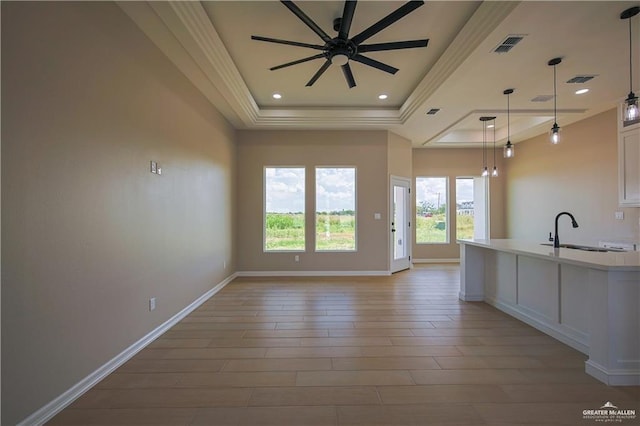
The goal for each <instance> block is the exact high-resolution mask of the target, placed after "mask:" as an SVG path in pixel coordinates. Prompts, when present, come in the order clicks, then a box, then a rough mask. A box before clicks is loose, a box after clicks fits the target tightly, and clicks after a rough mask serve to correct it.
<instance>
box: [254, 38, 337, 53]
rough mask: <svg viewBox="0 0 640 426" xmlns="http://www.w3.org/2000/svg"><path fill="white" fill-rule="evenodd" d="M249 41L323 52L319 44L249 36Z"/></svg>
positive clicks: (322, 47)
mask: <svg viewBox="0 0 640 426" xmlns="http://www.w3.org/2000/svg"><path fill="white" fill-rule="evenodd" d="M251 40H258V41H267V42H269V43H279V44H287V45H290V46H298V47H308V48H310V49H317V50H324V46H320V45H319V44H309V43H300V42H297V41H290V40H280V39H277V38H269V37H262V36H254V35H252V36H251Z"/></svg>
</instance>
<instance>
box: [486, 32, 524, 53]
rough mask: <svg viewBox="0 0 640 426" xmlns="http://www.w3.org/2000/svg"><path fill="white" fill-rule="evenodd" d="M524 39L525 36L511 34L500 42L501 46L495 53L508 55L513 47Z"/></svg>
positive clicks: (499, 45)
mask: <svg viewBox="0 0 640 426" xmlns="http://www.w3.org/2000/svg"><path fill="white" fill-rule="evenodd" d="M523 38H524V35H517V34H510V35H508V36H507V37H506V38H505V39H504V40H503V41H502V42H500V44H498V46H497V47H496V48H495V49H493V51H494V52H495V53H507V52H508V51H510V50H511V49H513V46H515V45H516V44H518V43H520V41H522V39H523Z"/></svg>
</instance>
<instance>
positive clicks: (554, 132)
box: [547, 58, 562, 145]
mask: <svg viewBox="0 0 640 426" xmlns="http://www.w3.org/2000/svg"><path fill="white" fill-rule="evenodd" d="M560 62H562V58H553V59H551V60H550V61H549V63H548V64H547V65H549V66H552V67H553V126H552V127H551V130H549V140H550V141H551V143H552V144H554V145H557V144H558V143H559V142H560V126H558V109H557V102H556V101H557V96H558V93H557V91H556V65H558V64H559V63H560Z"/></svg>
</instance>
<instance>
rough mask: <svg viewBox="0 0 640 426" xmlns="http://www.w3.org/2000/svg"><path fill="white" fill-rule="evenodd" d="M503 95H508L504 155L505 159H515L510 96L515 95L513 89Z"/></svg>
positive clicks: (507, 90)
mask: <svg viewBox="0 0 640 426" xmlns="http://www.w3.org/2000/svg"><path fill="white" fill-rule="evenodd" d="M502 93H503V94H505V95H507V144H506V145H505V146H504V150H503V152H502V154H503V156H504V158H513V157H514V156H515V155H516V152H515V149H514V147H513V144H512V143H511V119H510V117H509V95H510V94H512V93H513V89H506V90H505V91H504V92H502Z"/></svg>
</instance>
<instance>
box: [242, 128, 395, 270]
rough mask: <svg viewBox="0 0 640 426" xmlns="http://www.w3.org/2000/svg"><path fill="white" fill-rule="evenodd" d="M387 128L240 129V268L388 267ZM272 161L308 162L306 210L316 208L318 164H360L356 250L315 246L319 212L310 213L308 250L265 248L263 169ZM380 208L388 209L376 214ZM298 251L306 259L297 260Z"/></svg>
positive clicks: (359, 268)
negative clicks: (338, 250)
mask: <svg viewBox="0 0 640 426" xmlns="http://www.w3.org/2000/svg"><path fill="white" fill-rule="evenodd" d="M387 138H388V133H387V132H386V131H239V132H238V147H237V153H238V180H237V182H238V204H237V207H238V210H237V220H238V223H239V224H240V226H239V227H238V232H237V235H238V239H237V247H238V252H237V254H238V256H237V258H238V270H239V271H387V270H388V265H389V259H388V252H389V248H388V235H387V234H388V226H387V225H388V201H387V200H388V186H389V183H388V174H387ZM266 166H304V167H306V169H307V173H306V180H305V183H306V191H305V192H306V207H305V208H306V210H307V212H308V213H310V212H313V211H314V209H315V206H314V203H315V201H314V196H315V181H314V179H315V172H314V168H315V166H355V167H356V168H357V171H356V175H357V182H356V191H357V206H356V210H357V217H356V223H357V229H358V230H357V232H358V236H357V246H358V250H357V251H356V252H341V253H331V252H321V253H316V252H315V251H314V245H315V241H314V239H313V238H314V236H315V232H314V223H313V220H312V219H311V218H313V215H309V214H307V219H308V220H307V222H306V236H307V238H306V252H305V253H290V252H284V253H274V252H270V253H265V252H264V251H263V221H264V219H263V210H264V207H263V206H264V204H263V203H264V195H263V191H264V188H263V185H264V183H263V173H264V167H266ZM374 213H380V214H381V215H382V219H381V220H375V219H374ZM296 254H298V255H299V256H300V261H299V262H295V261H294V256H295V255H296Z"/></svg>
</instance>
